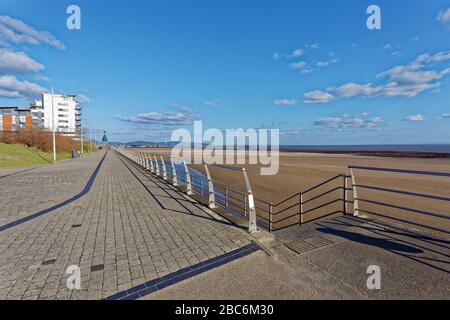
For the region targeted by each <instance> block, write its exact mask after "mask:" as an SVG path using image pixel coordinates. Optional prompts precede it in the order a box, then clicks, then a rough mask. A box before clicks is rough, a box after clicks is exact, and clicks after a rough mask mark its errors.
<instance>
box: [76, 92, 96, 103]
mask: <svg viewBox="0 0 450 320" xmlns="http://www.w3.org/2000/svg"><path fill="white" fill-rule="evenodd" d="M77 100H78V102H80V103H91V102H92V100H91V98H89V97H88V96H86V95H84V94H78V95H77Z"/></svg>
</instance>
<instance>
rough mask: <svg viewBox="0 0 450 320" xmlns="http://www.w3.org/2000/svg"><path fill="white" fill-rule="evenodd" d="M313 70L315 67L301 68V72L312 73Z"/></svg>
mask: <svg viewBox="0 0 450 320" xmlns="http://www.w3.org/2000/svg"><path fill="white" fill-rule="evenodd" d="M313 71H314V69H313V68H307V69H303V70H301V71H300V73H301V74H308V73H311V72H313Z"/></svg>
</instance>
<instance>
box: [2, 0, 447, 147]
mask: <svg viewBox="0 0 450 320" xmlns="http://www.w3.org/2000/svg"><path fill="white" fill-rule="evenodd" d="M73 4H75V5H78V6H79V8H80V11H81V15H80V16H81V29H79V30H70V29H68V28H67V26H66V20H67V18H68V17H69V14H67V13H66V9H67V7H68V6H69V5H73ZM373 4H374V5H378V6H379V8H380V10H381V29H378V30H377V29H375V30H370V29H368V27H367V25H366V21H367V19H368V18H369V16H370V14H368V13H367V12H366V10H367V8H368V7H369V5H373ZM52 86H53V87H54V90H55V91H56V92H58V93H68V94H77V95H79V101H80V104H81V106H82V107H83V117H84V120H85V123H86V126H89V127H93V128H95V129H96V130H98V131H101V130H106V132H107V135H108V137H109V139H110V141H118V142H127V141H136V140H145V141H167V140H170V136H171V133H172V131H173V130H175V129H177V128H187V129H191V128H192V123H193V121H195V120H201V121H203V127H204V128H205V129H208V128H218V129H221V130H224V129H231V128H244V129H247V128H278V129H280V141H281V144H300V145H352V144H353V145H355V144H422V143H450V1H448V0H433V1H425V0H396V1H376V0H372V1H363V0H345V1H344V0H342V1H336V0H328V1H325V0H318V1H283V0H278V1H275V0H273V1H264V0H226V1H225V0H215V1H206V0H204V1H200V0H191V1H182V0H177V1H172V0H165V1H152V0H150V1H143V0H142V1H137V0H128V1H121V2H119V1H106V0H96V1H84V0H81V1H77V0H75V1H64V0H32V1H31V0H29V1H25V0H0V105H8V106H9V105H14V106H21V107H25V106H27V105H28V103H29V101H30V100H33V99H35V98H37V97H39V93H40V92H41V91H46V90H50V88H51V87H52Z"/></svg>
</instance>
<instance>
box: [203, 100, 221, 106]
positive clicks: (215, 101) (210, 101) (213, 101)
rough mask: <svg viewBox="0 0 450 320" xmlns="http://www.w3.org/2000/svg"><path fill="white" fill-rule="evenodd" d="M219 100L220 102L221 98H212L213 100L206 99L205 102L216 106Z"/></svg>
mask: <svg viewBox="0 0 450 320" xmlns="http://www.w3.org/2000/svg"><path fill="white" fill-rule="evenodd" d="M219 102H220V100H219V99H211V100H206V101H205V104H206V105H207V106H210V107H215V106H217V105H218V104H219Z"/></svg>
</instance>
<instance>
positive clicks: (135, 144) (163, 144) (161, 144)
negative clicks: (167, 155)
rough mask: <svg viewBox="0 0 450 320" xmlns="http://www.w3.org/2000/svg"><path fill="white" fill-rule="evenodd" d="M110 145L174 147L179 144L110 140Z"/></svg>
mask: <svg viewBox="0 0 450 320" xmlns="http://www.w3.org/2000/svg"><path fill="white" fill-rule="evenodd" d="M109 144H110V145H125V146H128V147H141V146H160V147H161V146H169V147H173V146H175V145H177V144H178V142H153V141H131V142H125V143H123V142H114V141H111V142H109Z"/></svg>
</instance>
